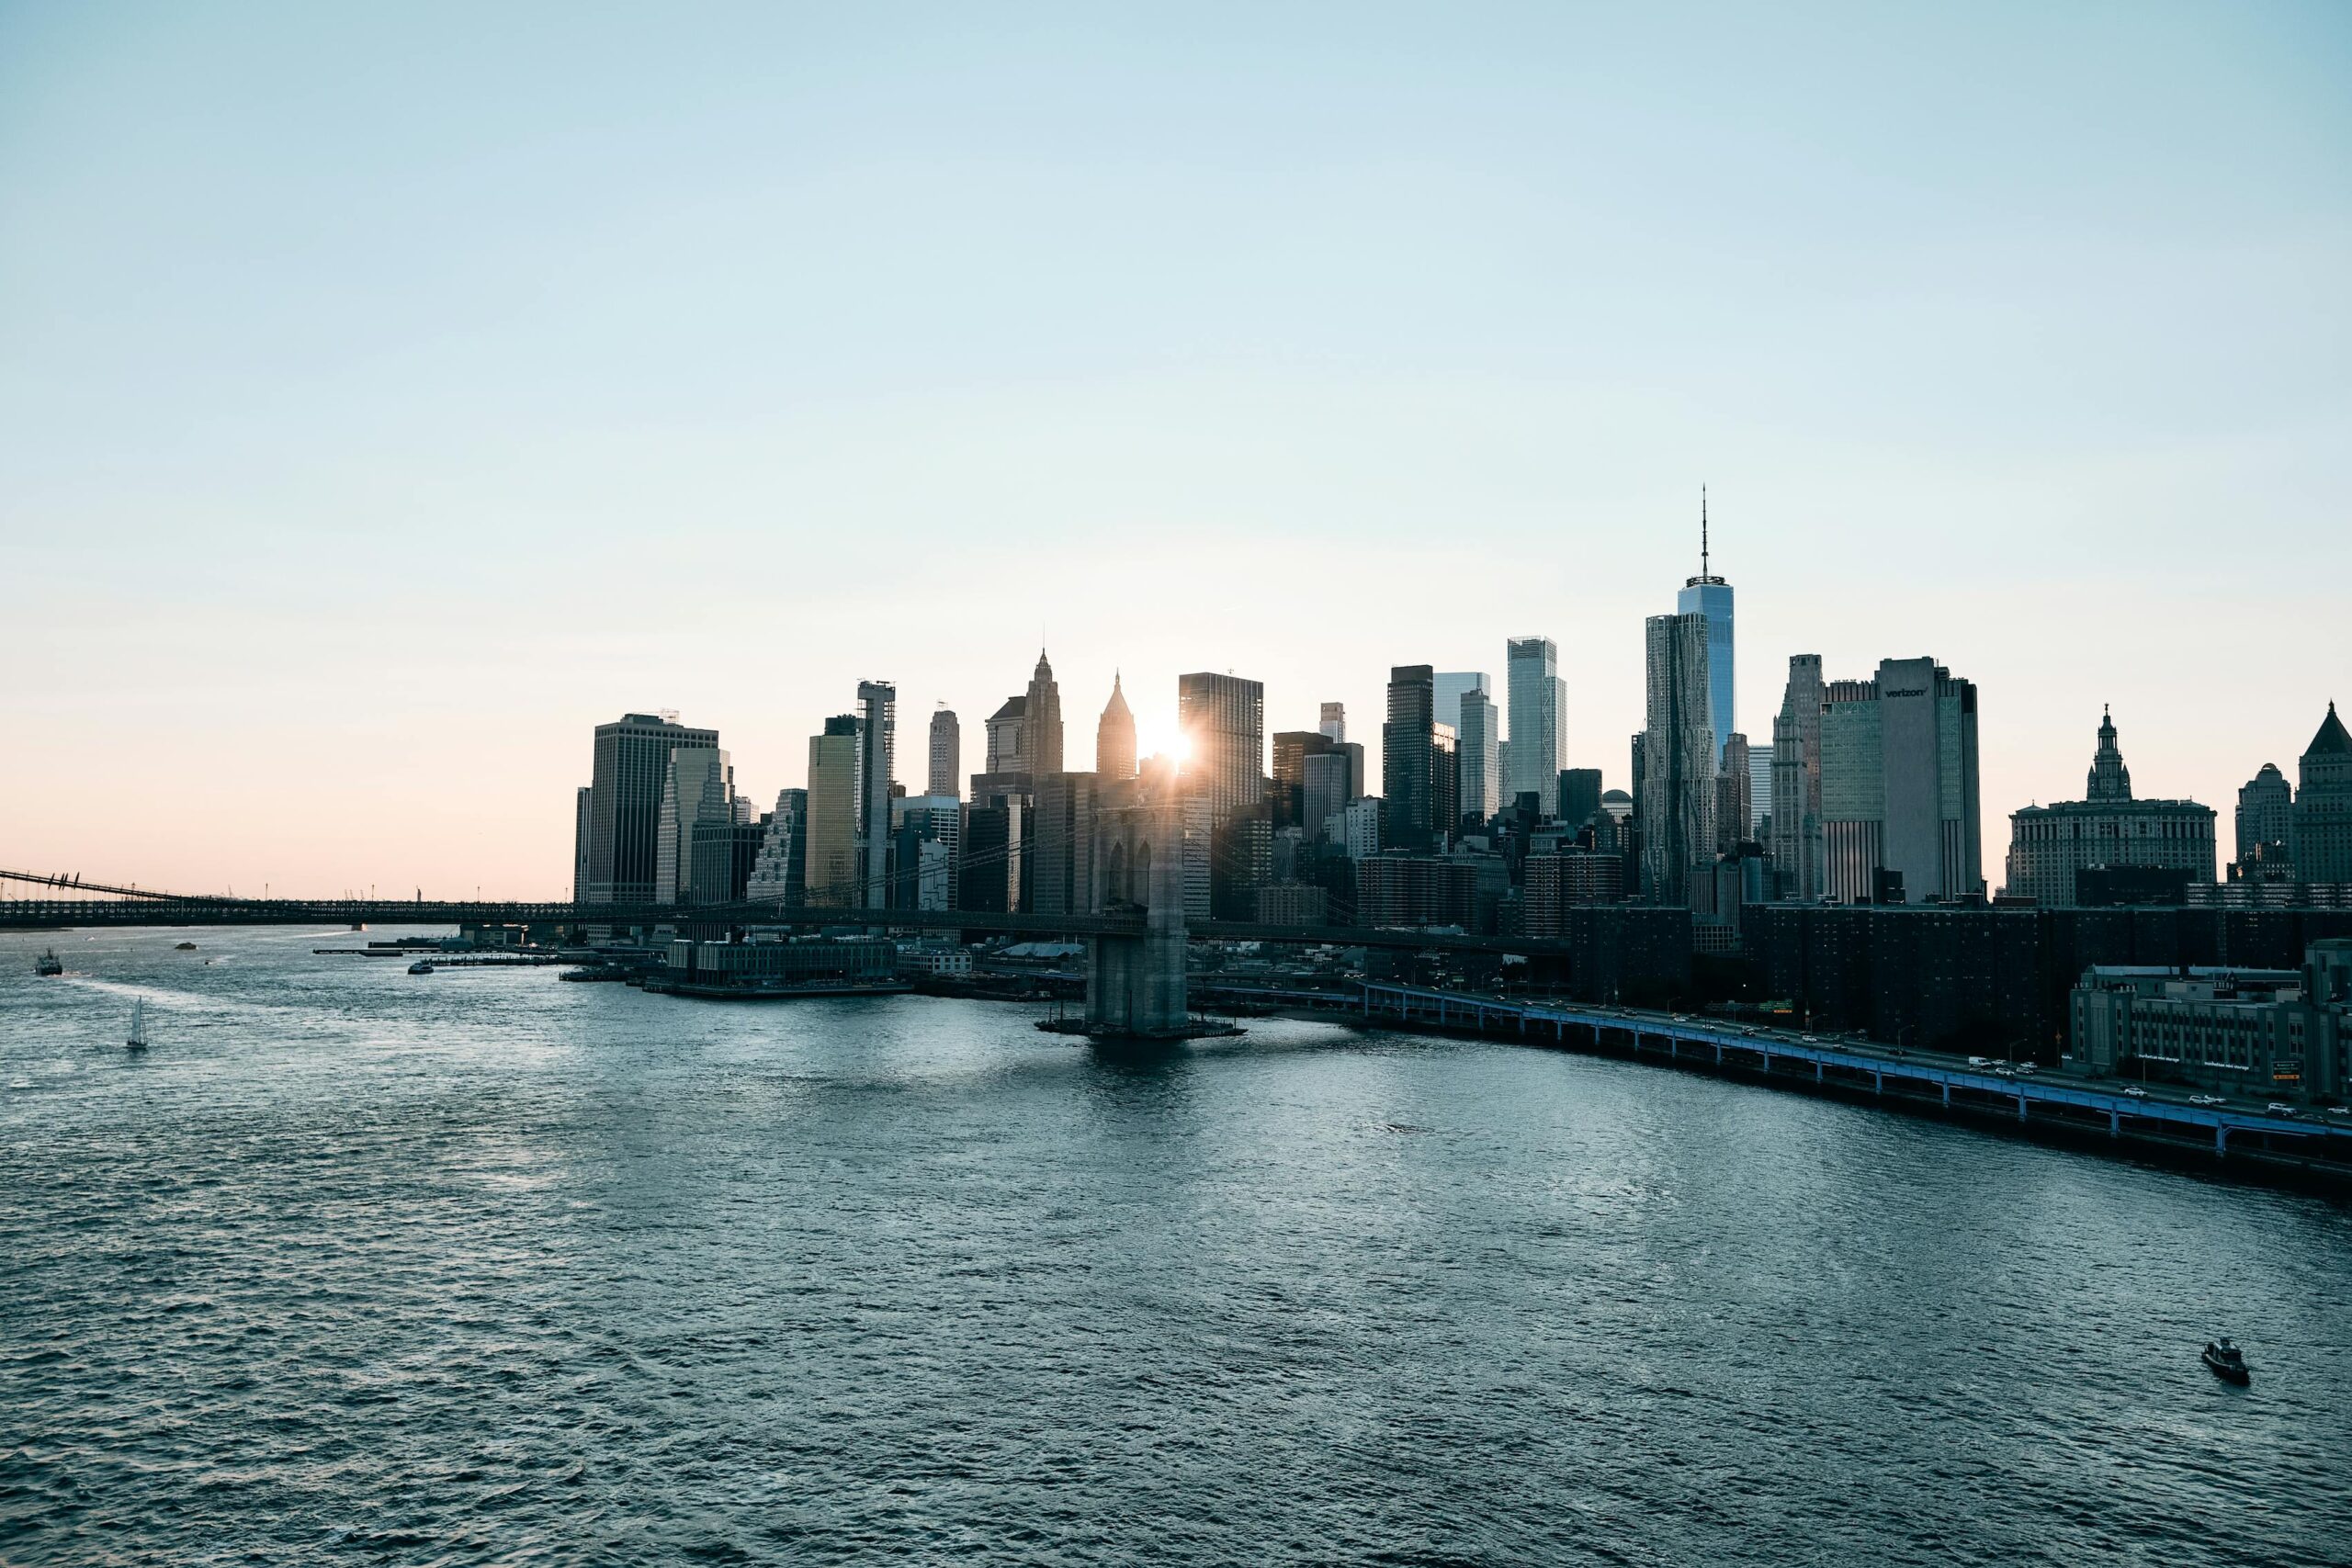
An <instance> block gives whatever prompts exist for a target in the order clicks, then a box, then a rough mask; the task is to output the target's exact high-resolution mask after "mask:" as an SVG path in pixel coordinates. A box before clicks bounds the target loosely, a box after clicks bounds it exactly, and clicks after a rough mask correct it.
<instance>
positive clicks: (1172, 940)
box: [1086, 764, 1191, 1040]
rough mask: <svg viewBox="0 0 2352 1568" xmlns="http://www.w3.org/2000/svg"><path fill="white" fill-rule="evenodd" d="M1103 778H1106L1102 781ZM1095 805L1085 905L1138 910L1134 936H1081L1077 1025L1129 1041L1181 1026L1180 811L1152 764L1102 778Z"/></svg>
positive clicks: (1172, 781)
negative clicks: (1082, 976)
mask: <svg viewBox="0 0 2352 1568" xmlns="http://www.w3.org/2000/svg"><path fill="white" fill-rule="evenodd" d="M1105 782H1106V784H1108V781H1105ZM1109 787H1110V788H1111V789H1114V790H1115V791H1116V792H1117V793H1116V794H1115V795H1111V796H1110V798H1108V799H1106V801H1105V802H1104V804H1103V807H1098V808H1097V814H1096V817H1095V823H1096V834H1097V837H1096V842H1095V852H1094V887H1093V904H1094V908H1096V909H1099V910H1100V911H1102V912H1103V914H1106V915H1119V914H1134V913H1137V912H1140V913H1141V914H1142V915H1143V917H1144V929H1143V932H1142V934H1141V935H1140V936H1098V937H1094V938H1091V939H1090V940H1089V942H1088V943H1087V959H1086V1031H1087V1032H1088V1033H1090V1034H1099V1035H1104V1036H1125V1037H1133V1038H1139V1039H1171V1040H1172V1039H1181V1038H1182V1037H1183V1036H1184V1035H1186V1034H1187V1033H1189V1032H1191V1029H1190V1014H1189V1010H1188V1007H1187V998H1186V996H1185V989H1184V857H1183V818H1182V812H1181V811H1180V810H1179V808H1178V801H1177V793H1176V775H1175V770H1174V769H1173V768H1172V767H1169V766H1166V765H1165V764H1162V765H1160V766H1159V767H1154V768H1150V769H1148V771H1147V772H1146V773H1144V774H1143V775H1142V776H1141V777H1139V778H1136V779H1133V780H1125V781H1121V782H1120V783H1119V784H1116V785H1110V786H1109Z"/></svg>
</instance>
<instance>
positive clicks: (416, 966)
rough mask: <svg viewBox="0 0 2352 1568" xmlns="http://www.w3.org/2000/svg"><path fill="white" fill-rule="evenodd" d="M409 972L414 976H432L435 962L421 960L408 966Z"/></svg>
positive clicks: (425, 959)
mask: <svg viewBox="0 0 2352 1568" xmlns="http://www.w3.org/2000/svg"><path fill="white" fill-rule="evenodd" d="M408 972H409V973H410V974H412V975H430V974H432V973H433V961H432V960H431V959H427V958H420V959H418V960H417V961H416V962H415V963H413V964H410V965H409V966H408Z"/></svg>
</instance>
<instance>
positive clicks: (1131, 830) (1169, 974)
mask: <svg viewBox="0 0 2352 1568" xmlns="http://www.w3.org/2000/svg"><path fill="white" fill-rule="evenodd" d="M1174 784H1175V781H1174V778H1173V776H1172V775H1171V776H1170V777H1168V778H1165V779H1161V778H1149V779H1138V780H1136V783H1135V784H1134V785H1133V788H1134V790H1135V792H1136V794H1135V796H1134V798H1132V799H1131V800H1130V801H1129V802H1128V803H1127V804H1125V805H1124V806H1119V807H1113V808H1111V809H1110V810H1108V811H1105V812H1103V815H1102V817H1101V818H1098V820H1099V822H1100V824H1101V826H1100V828H1099V829H1098V831H1099V835H1100V836H1099V838H1098V840H1097V842H1096V850H1095V856H1094V883H1095V890H1096V893H1095V908H1099V909H1102V910H1104V911H1105V912H1109V913H1119V912H1125V911H1128V910H1136V909H1139V910H1141V912H1142V914H1143V917H1144V929H1143V932H1142V934H1141V935H1139V936H1125V935H1122V936H1097V937H1091V938H1090V939H1088V942H1087V951H1086V1032H1088V1033H1089V1034H1099V1035H1103V1036H1105V1037H1110V1038H1132V1039H1143V1040H1152V1039H1159V1040H1174V1039H1182V1037H1183V1036H1184V1035H1185V1034H1187V1033H1189V1032H1191V1005H1190V998H1189V996H1188V994H1187V992H1186V988H1185V978H1184V856H1183V841H1182V824H1181V821H1180V819H1179V818H1178V816H1177V810H1176V799H1175V789H1174ZM1366 1010H1367V1011H1369V1004H1367V1009H1366Z"/></svg>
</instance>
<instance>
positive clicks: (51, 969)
mask: <svg viewBox="0 0 2352 1568" xmlns="http://www.w3.org/2000/svg"><path fill="white" fill-rule="evenodd" d="M33 973H34V974H36V975H39V976H40V977H41V978H43V979H48V978H50V977H51V976H57V975H62V974H64V973H65V961H64V960H63V959H62V958H60V957H58V956H57V949H55V948H53V947H52V948H51V949H50V950H49V951H48V952H46V953H42V954H41V955H40V957H39V958H37V959H35V960H34V961H33Z"/></svg>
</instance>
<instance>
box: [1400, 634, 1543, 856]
mask: <svg viewBox="0 0 2352 1568" xmlns="http://www.w3.org/2000/svg"><path fill="white" fill-rule="evenodd" d="M1436 680H1437V672H1436V671H1433V670H1431V669H1430V667H1429V666H1428V665H1426V664H1399V665H1397V666H1395V667H1394V668H1392V669H1391V670H1390V671H1388V720H1387V722H1386V723H1385V724H1383V725H1382V726H1381V727H1380V793H1381V794H1382V795H1383V796H1385V798H1386V801H1387V805H1386V807H1385V809H1384V810H1383V812H1382V821H1381V827H1380V841H1381V843H1382V845H1383V846H1384V847H1386V848H1389V849H1397V850H1426V849H1428V848H1430V845H1431V842H1432V840H1433V839H1434V838H1435V836H1436V834H1437V832H1438V823H1437V818H1436V812H1437V805H1438V802H1437V691H1436ZM1552 787H1553V788H1554V790H1555V791H1556V790H1557V789H1558V788H1559V782H1558V780H1556V779H1555V780H1554V781H1553V786H1552Z"/></svg>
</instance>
